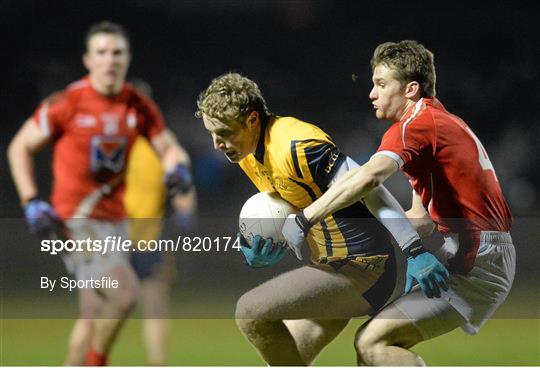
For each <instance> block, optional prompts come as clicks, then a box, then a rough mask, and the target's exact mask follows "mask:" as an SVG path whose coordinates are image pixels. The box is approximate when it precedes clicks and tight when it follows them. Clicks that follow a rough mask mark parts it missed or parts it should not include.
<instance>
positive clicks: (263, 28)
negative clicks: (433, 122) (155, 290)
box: [0, 0, 540, 295]
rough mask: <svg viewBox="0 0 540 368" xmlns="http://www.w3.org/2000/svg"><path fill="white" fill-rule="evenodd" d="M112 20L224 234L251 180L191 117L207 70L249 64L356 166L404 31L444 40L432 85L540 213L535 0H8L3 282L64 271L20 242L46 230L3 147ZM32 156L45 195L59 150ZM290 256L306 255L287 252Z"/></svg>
mask: <svg viewBox="0 0 540 368" xmlns="http://www.w3.org/2000/svg"><path fill="white" fill-rule="evenodd" d="M105 19H108V20H112V21H115V22H118V23H121V24H122V25H124V26H125V27H126V28H127V30H128V31H129V33H130V36H131V44H132V53H133V61H132V66H131V69H130V73H129V76H130V77H138V78H142V79H144V80H146V81H147V82H149V83H150V84H151V85H152V87H153V96H154V99H155V100H156V102H157V103H158V104H159V105H160V107H161V108H162V110H163V112H164V115H165V118H166V120H167V122H168V125H169V126H170V127H171V129H172V130H173V131H174V132H175V133H176V134H177V136H178V137H179V139H180V141H181V142H182V144H183V145H184V146H185V147H186V148H187V149H188V150H189V152H190V154H191V156H192V160H193V163H194V173H195V180H196V184H197V189H198V192H199V214H200V218H201V222H200V223H201V224H208V223H212V221H213V220H212V219H219V220H216V221H215V223H216V224H217V223H220V224H222V225H221V226H222V228H223V229H224V230H225V231H226V233H227V234H230V233H231V232H235V231H236V230H235V228H234V227H235V226H236V224H237V216H238V214H239V212H240V208H241V206H242V204H243V203H244V201H245V200H246V199H247V198H248V197H249V196H250V195H251V194H253V193H255V191H256V190H255V187H254V186H253V185H252V184H251V183H250V182H249V181H248V179H247V178H246V177H245V175H243V174H242V173H241V170H240V169H239V167H238V166H237V165H232V164H229V163H228V161H226V160H225V158H224V157H223V155H222V154H220V153H217V152H214V151H213V148H212V143H211V138H210V136H209V135H208V134H207V133H206V132H205V130H204V128H203V125H202V122H201V121H200V120H198V119H196V118H195V117H194V115H193V114H194V112H195V110H196V99H197V96H198V94H199V93H200V91H202V90H204V89H205V88H206V87H207V86H208V84H209V83H210V80H211V79H212V78H214V77H216V76H218V75H220V74H222V73H224V72H228V71H237V72H241V73H243V74H245V75H247V76H249V77H250V78H252V79H254V80H255V81H256V82H258V84H259V86H260V87H261V90H262V92H263V94H264V95H265V98H266V100H267V102H268V105H269V108H270V110H271V111H272V112H274V113H276V114H278V115H282V116H284V115H292V116H296V117H298V118H301V119H303V120H306V121H309V122H312V123H315V124H317V125H319V126H320V127H322V128H323V129H324V130H325V131H326V132H327V133H329V134H330V135H331V136H332V137H333V138H334V139H335V141H336V142H337V144H338V146H339V147H340V148H341V149H342V151H344V152H345V153H347V154H348V155H350V156H351V157H353V158H354V159H356V160H357V161H358V162H360V163H362V162H365V161H366V160H367V159H368V158H369V157H370V156H371V154H373V152H375V150H376V148H377V146H378V142H379V141H380V138H381V136H382V134H383V132H384V131H385V129H386V128H387V127H388V124H387V123H381V122H378V121H377V120H376V119H375V118H374V114H373V111H372V109H371V104H370V101H369V99H368V93H369V91H370V89H371V69H370V66H369V60H370V57H371V55H372V52H373V49H374V48H375V47H376V46H377V45H378V44H379V43H381V42H385V41H399V40H402V39H416V40H418V41H420V42H422V43H423V44H424V45H425V46H426V47H427V48H429V49H430V50H431V51H433V52H434V54H435V61H436V67H437V97H438V98H439V99H440V100H441V101H442V102H443V103H444V104H445V106H446V107H447V109H448V110H450V111H451V112H453V113H456V114H458V115H459V116H461V117H462V118H463V119H464V120H465V121H466V122H468V124H469V125H470V126H471V128H472V129H473V130H474V131H475V132H476V134H477V136H478V137H479V138H480V140H481V141H482V142H483V144H484V146H485V148H486V149H487V151H488V152H489V154H490V158H491V161H492V163H493V165H494V167H495V168H496V171H497V175H498V178H499V180H500V182H501V185H502V188H503V191H504V193H505V195H506V197H507V199H508V201H509V204H510V206H511V207H512V211H513V213H514V215H515V216H516V219H517V221H518V222H520V221H522V219H524V218H535V217H536V218H537V217H538V215H539V214H540V210H539V207H540V206H539V205H538V203H539V198H540V197H539V194H540V193H539V182H540V177H539V171H538V168H539V167H540V163H539V156H538V149H537V147H538V146H539V143H540V142H539V141H540V124H539V123H540V122H539V117H538V116H539V114H538V109H539V107H540V101H539V97H538V85H539V75H538V65H540V56H539V52H538V49H539V44H540V43H539V42H538V41H539V37H538V34H539V31H538V26H537V23H538V22H537V18H536V15H535V13H534V12H533V11H532V10H531V8H530V7H529V4H528V3H526V2H510V1H502V2H501V1H498V2H492V3H490V4H489V5H486V6H480V5H475V4H474V2H467V3H460V2H458V3H455V2H452V3H451V4H447V3H444V4H439V3H436V2H429V3H428V2H424V3H423V2H418V1H415V2H405V1H401V2H391V1H381V0H379V1H376V2H361V1H355V2H352V1H351V2H348V1H172V0H162V1H141V0H135V1H119V0H118V1H21V0H4V1H2V2H0V20H1V22H0V27H1V28H0V34H1V35H2V36H1V37H2V38H1V40H2V46H3V47H2V57H1V58H0V62H1V63H2V71H3V73H2V75H1V77H0V86H1V91H2V93H1V98H0V111H1V112H2V121H1V123H0V127H1V128H0V129H1V132H2V134H1V137H2V139H1V140H0V152H1V153H0V173H1V174H0V219H1V221H2V226H1V228H0V230H2V233H1V234H0V237H1V238H2V243H3V244H2V250H1V251H2V255H3V257H2V259H3V266H2V269H3V272H4V275H3V279H4V281H5V282H6V284H7V282H11V283H10V284H9V285H10V286H13V287H14V288H17V285H18V284H17V283H13V280H16V279H20V278H21V276H22V274H21V272H18V271H17V270H20V269H21V267H26V269H27V270H28V271H27V272H25V273H24V274H28V275H29V274H32V272H33V273H34V274H36V275H39V273H40V272H42V271H41V268H40V267H45V268H46V267H48V271H47V272H51V269H52V268H54V270H56V271H55V272H58V273H61V272H63V268H62V266H61V262H60V260H59V259H56V260H54V261H51V260H50V258H49V257H50V256H47V255H44V254H39V252H38V251H37V249H36V248H32V249H30V248H25V246H26V244H22V243H30V242H34V243H35V242H36V241H35V239H33V238H31V237H30V236H29V235H28V234H26V231H25V228H24V224H23V220H22V218H23V214H22V211H21V209H20V205H19V201H18V198H17V194H16V192H15V189H14V186H13V183H12V181H11V178H10V175H9V169H8V166H7V162H6V159H5V152H6V149H7V145H8V143H9V141H10V139H11V138H12V137H13V135H14V134H15V133H16V131H17V129H18V128H19V127H20V125H21V124H22V122H23V121H25V120H26V119H27V118H28V117H29V116H30V115H31V114H32V112H33V111H34V109H35V108H36V106H37V105H38V104H39V102H40V101H41V99H43V98H45V97H46V96H47V95H48V94H49V93H51V92H52V91H55V90H59V89H63V88H64V87H65V86H66V85H67V84H69V83H70V82H71V81H73V80H76V79H79V78H80V77H82V76H83V75H84V74H85V70H84V68H83V66H82V63H81V55H82V53H83V52H84V35H85V33H86V31H87V29H88V27H89V26H90V25H91V24H93V23H95V22H98V21H101V20H105ZM353 74H355V75H357V76H358V78H357V79H356V81H355V82H353V81H352V78H351V76H352V75H353ZM36 167H37V179H38V183H39V187H40V189H41V195H42V196H44V197H47V195H48V191H49V189H50V181H51V177H50V150H48V149H47V150H45V151H44V152H43V153H42V154H40V155H38V157H37V159H36ZM388 187H389V188H390V189H391V191H392V192H393V193H394V194H395V195H396V197H397V198H398V199H399V200H400V201H401V203H402V204H403V206H404V207H405V208H406V209H407V208H408V206H409V205H410V187H408V185H407V183H406V181H405V180H404V179H403V177H400V176H399V175H396V177H394V178H392V179H391V180H390V182H389V185H388ZM12 219H14V220H12ZM13 221H15V222H13ZM537 224H538V221H536V220H534V219H533V220H530V221H529V220H526V221H525V223H521V224H519V225H520V226H518V227H517V229H521V231H522V233H520V234H517V236H518V237H519V239H520V240H521V242H520V244H518V242H516V245H517V249H518V276H519V274H520V273H521V276H520V277H522V278H523V279H527V278H528V279H535V277H536V276H535V272H536V275H537V271H534V270H535V269H536V261H537V260H538V251H537V250H536V249H537V244H536V243H537V242H538V236H537V233H538V226H537ZM14 229H17V231H15V230H14ZM212 230H213V231H219V229H216V228H213V229H212ZM23 233H24V235H23ZM34 247H37V245H34ZM36 253H37V254H36ZM32 254H33V255H32ZM190 257H191V258H190V259H191V261H183V260H182V258H180V260H179V262H180V263H182V265H181V268H180V269H181V270H182V271H181V272H182V274H183V277H184V278H183V280H184V281H185V280H187V281H189V280H196V279H198V277H199V274H202V273H204V274H205V275H206V276H207V277H208V278H209V279H212V280H217V283H218V284H219V282H224V283H225V284H234V283H235V282H236V281H234V280H235V279H234V277H233V278H231V277H232V276H234V275H240V274H242V273H246V272H247V271H246V270H247V268H245V267H244V266H243V265H242V264H241V258H240V256H237V255H235V256H234V259H232V260H231V263H227V262H222V261H218V260H215V259H209V258H208V257H207V258H206V259H204V260H203V258H202V257H199V258H196V257H195V255H190ZM188 258H189V257H188ZM195 258H196V259H195ZM183 259H184V260H185V259H186V258H183ZM286 261H287V262H286V265H287V266H296V265H297V263H296V262H295V261H294V260H293V259H292V257H291V259H288V260H286ZM28 262H30V263H28ZM29 265H30V267H29V268H28V267H27V266H29ZM232 265H238V268H237V273H236V274H235V273H234V272H232V271H231V272H232V273H229V274H228V275H229V278H227V279H223V280H222V279H221V276H220V275H222V274H223V273H222V270H223V267H224V268H230V267H231V266H232ZM201 270H202V271H201ZM198 272H199V273H198ZM213 275H215V277H214V276H213ZM262 275H266V276H268V275H270V274H269V273H268V275H267V274H266V273H263V274H262ZM28 277H30V276H28ZM259 277H260V276H259ZM20 281H21V280H20ZM22 281H23V280H22ZM22 281H21V282H22ZM252 281H253V283H255V281H254V280H252ZM6 284H4V285H6ZM536 295H538V294H536Z"/></svg>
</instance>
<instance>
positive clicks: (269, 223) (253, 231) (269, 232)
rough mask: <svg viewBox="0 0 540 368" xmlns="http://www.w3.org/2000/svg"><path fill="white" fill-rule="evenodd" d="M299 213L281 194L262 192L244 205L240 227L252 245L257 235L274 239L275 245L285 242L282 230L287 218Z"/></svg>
mask: <svg viewBox="0 0 540 368" xmlns="http://www.w3.org/2000/svg"><path fill="white" fill-rule="evenodd" d="M297 212H298V209H296V208H295V207H294V206H293V205H291V204H290V203H289V202H287V201H285V200H284V199H282V198H281V197H280V196H279V194H277V193H272V192H260V193H257V194H255V195H253V196H252V197H250V198H249V199H248V200H247V201H246V203H244V206H243V207H242V210H241V211H240V219H239V224H238V225H239V227H240V232H241V233H242V235H243V236H244V238H246V240H247V242H248V243H249V244H250V245H251V244H252V241H253V238H254V237H255V236H256V235H260V236H262V237H263V238H272V240H273V242H274V244H275V243H277V242H283V241H285V238H284V237H283V234H282V233H281V228H282V227H283V224H284V223H285V219H286V218H287V216H289V215H290V214H292V213H297Z"/></svg>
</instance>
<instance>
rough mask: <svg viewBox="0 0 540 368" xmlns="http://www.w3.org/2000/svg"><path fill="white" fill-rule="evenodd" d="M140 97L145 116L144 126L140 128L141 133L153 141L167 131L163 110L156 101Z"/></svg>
mask: <svg viewBox="0 0 540 368" xmlns="http://www.w3.org/2000/svg"><path fill="white" fill-rule="evenodd" d="M140 97H141V110H142V115H143V124H142V126H141V128H140V129H141V130H140V133H141V134H142V135H143V136H145V137H146V138H148V140H151V139H152V138H154V137H155V136H156V135H158V134H160V133H161V132H163V131H164V130H165V121H164V119H163V114H162V113H161V110H160V109H159V107H158V106H157V104H156V103H155V102H154V101H152V100H151V99H149V98H146V97H144V96H140Z"/></svg>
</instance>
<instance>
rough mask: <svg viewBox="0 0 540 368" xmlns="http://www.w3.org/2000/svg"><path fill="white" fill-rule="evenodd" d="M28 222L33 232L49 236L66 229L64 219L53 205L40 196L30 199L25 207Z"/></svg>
mask: <svg viewBox="0 0 540 368" xmlns="http://www.w3.org/2000/svg"><path fill="white" fill-rule="evenodd" d="M24 215H25V217H26V222H27V223H28V227H29V228H30V232H31V233H32V234H37V235H40V236H46V237H49V236H51V235H52V234H56V235H59V233H60V231H63V230H64V227H63V223H62V220H60V218H59V217H58V215H57V214H56V211H55V210H54V209H53V208H52V207H51V205H50V204H49V203H48V202H46V201H43V200H41V199H38V198H33V199H30V201H28V203H27V204H26V206H25V207H24Z"/></svg>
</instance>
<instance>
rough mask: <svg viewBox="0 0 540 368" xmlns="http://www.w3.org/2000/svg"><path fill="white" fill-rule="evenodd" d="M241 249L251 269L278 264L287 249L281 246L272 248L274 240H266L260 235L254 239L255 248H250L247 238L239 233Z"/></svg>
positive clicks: (277, 245)
mask: <svg viewBox="0 0 540 368" xmlns="http://www.w3.org/2000/svg"><path fill="white" fill-rule="evenodd" d="M237 237H238V238H239V239H240V249H241V250H242V253H243V254H244V257H245V258H246V262H247V264H248V265H249V266H250V267H253V268H261V267H266V266H272V265H274V264H276V263H278V262H279V261H280V260H281V258H283V256H284V255H285V252H286V248H285V247H284V246H282V245H281V244H276V246H272V238H268V239H264V238H262V237H261V236H260V235H256V236H255V237H254V238H253V246H250V245H249V244H248V242H247V241H246V238H244V237H243V236H242V234H241V233H238V235H237Z"/></svg>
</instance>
